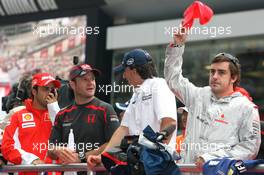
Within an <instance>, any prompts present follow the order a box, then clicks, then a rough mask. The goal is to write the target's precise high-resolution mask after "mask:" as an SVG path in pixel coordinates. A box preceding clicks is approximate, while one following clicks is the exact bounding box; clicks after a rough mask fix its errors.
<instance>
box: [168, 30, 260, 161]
mask: <svg viewBox="0 0 264 175" xmlns="http://www.w3.org/2000/svg"><path fill="white" fill-rule="evenodd" d="M185 40H186V34H184V31H181V33H180V34H179V33H176V34H175V35H174V43H172V44H171V45H170V46H168V47H167V50H166V60H165V70H164V72H165V78H166V80H167V82H168V84H169V86H170V88H171V89H172V91H173V92H174V94H175V95H176V97H177V98H178V99H179V100H180V101H181V102H182V103H183V104H185V106H186V107H187V108H188V110H189V114H188V123H187V128H186V129H187V131H188V133H187V135H186V137H185V144H186V145H188V146H191V145H198V146H195V147H188V148H187V149H185V150H184V153H183V155H182V156H183V163H194V162H195V163H196V164H197V165H198V166H201V165H203V164H204V162H207V161H208V160H211V159H215V158H223V157H231V158H235V159H242V160H245V159H254V158H255V157H256V155H257V152H258V150H259V146H260V123H259V113H258V109H257V106H256V105H255V104H253V103H252V102H251V101H250V100H249V99H248V98H247V97H245V96H243V95H242V94H241V93H240V92H235V90H234V89H235V88H236V86H237V85H238V84H239V81H240V64H239V61H238V59H237V58H235V57H234V56H232V55H230V54H227V53H220V54H217V55H216V56H215V57H214V58H213V60H212V62H211V66H210V75H209V85H210V86H206V87H196V86H194V85H193V84H192V83H191V82H189V80H188V79H187V78H184V77H183V76H182V67H181V66H182V61H183V59H182V54H183V52H184V43H185Z"/></svg>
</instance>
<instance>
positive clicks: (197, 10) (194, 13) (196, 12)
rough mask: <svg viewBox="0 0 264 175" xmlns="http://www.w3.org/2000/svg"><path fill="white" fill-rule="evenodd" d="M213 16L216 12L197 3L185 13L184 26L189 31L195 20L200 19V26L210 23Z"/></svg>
mask: <svg viewBox="0 0 264 175" xmlns="http://www.w3.org/2000/svg"><path fill="white" fill-rule="evenodd" d="M213 15H214V12H213V10H212V9H211V8H210V7H208V6H207V5H205V4H203V3H202V2H200V1H195V2H193V3H192V4H191V5H190V6H189V7H188V8H187V9H186V10H185V11H184V15H183V16H184V19H183V21H182V25H183V27H185V28H187V29H189V28H191V27H192V25H193V21H194V19H195V18H198V19H199V22H200V24H201V25H204V24H206V23H208V22H209V21H210V19H211V18H212V17H213Z"/></svg>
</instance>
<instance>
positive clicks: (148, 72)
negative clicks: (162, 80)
mask: <svg viewBox="0 0 264 175" xmlns="http://www.w3.org/2000/svg"><path fill="white" fill-rule="evenodd" d="M134 68H135V69H136V71H137V73H138V74H139V76H140V77H141V78H142V79H143V80H145V79H148V78H153V77H157V76H158V73H157V69H156V67H155V64H154V63H153V61H151V62H148V63H147V64H144V65H138V66H135V67H134Z"/></svg>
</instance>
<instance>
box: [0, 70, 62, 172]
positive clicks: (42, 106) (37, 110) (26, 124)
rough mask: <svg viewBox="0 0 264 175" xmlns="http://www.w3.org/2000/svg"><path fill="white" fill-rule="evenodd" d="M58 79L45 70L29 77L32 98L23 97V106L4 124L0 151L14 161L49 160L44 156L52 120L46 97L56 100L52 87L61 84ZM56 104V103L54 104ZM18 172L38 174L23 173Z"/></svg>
mask: <svg viewBox="0 0 264 175" xmlns="http://www.w3.org/2000/svg"><path fill="white" fill-rule="evenodd" d="M60 85H61V84H60V82H59V81H57V80H55V79H54V78H53V77H52V76H51V75H50V74H48V73H40V74H36V75H34V76H33V79H32V90H31V93H32V99H27V100H25V108H24V109H21V110H19V111H17V112H15V113H14V114H13V115H12V116H11V118H10V124H9V125H7V126H6V128H5V131H4V136H3V144H2V154H3V156H4V158H5V159H7V160H8V161H9V162H11V163H14V164H24V165H30V164H34V165H37V164H43V163H51V162H52V160H51V159H50V158H49V157H47V156H46V154H47V149H43V148H48V147H47V144H48V139H49V136H50V132H51V127H52V121H51V119H50V117H49V114H48V107H47V106H48V105H49V104H48V101H49V102H53V101H56V99H55V98H56V97H55V96H54V94H52V93H51V91H52V90H53V89H54V88H59V87H60ZM57 105H58V104H57ZM19 174H23V175H25V174H30V175H32V174H38V173H23V172H20V173H19Z"/></svg>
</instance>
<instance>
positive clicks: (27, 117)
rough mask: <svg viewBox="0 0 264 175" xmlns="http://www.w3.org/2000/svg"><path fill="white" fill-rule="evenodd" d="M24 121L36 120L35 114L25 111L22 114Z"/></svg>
mask: <svg viewBox="0 0 264 175" xmlns="http://www.w3.org/2000/svg"><path fill="white" fill-rule="evenodd" d="M22 121H23V122H31V121H34V118H33V114H32V113H24V114H22Z"/></svg>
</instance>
